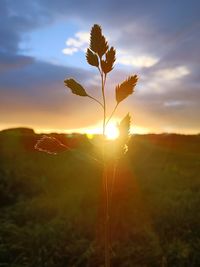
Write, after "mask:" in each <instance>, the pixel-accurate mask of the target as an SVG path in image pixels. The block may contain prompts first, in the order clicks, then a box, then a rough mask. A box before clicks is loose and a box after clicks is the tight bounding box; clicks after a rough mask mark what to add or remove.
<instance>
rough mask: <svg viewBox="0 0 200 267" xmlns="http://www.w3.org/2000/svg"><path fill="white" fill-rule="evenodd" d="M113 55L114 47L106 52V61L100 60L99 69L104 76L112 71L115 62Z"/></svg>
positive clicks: (114, 52)
mask: <svg viewBox="0 0 200 267" xmlns="http://www.w3.org/2000/svg"><path fill="white" fill-rule="evenodd" d="M115 54H116V51H115V49H114V47H111V48H110V49H109V50H108V51H107V52H106V59H105V60H101V68H102V70H103V72H104V73H105V74H106V73H108V72H110V71H111V70H112V69H113V65H114V63H115V60H116V58H115Z"/></svg>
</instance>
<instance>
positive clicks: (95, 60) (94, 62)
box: [86, 48, 99, 67]
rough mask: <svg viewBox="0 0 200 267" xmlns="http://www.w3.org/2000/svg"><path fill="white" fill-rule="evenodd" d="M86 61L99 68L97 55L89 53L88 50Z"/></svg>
mask: <svg viewBox="0 0 200 267" xmlns="http://www.w3.org/2000/svg"><path fill="white" fill-rule="evenodd" d="M86 59H87V62H88V63H89V64H90V65H92V66H95V67H98V66H99V59H98V56H97V54H96V53H94V52H93V51H91V50H90V49H89V48H88V49H87V53H86Z"/></svg>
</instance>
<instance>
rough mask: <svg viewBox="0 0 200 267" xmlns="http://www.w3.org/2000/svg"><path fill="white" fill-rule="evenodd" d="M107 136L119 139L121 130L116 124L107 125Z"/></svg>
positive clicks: (111, 138)
mask: <svg viewBox="0 0 200 267" xmlns="http://www.w3.org/2000/svg"><path fill="white" fill-rule="evenodd" d="M105 134H106V138H107V139H110V140H114V139H117V138H118V137H119V130H118V127H117V125H116V124H114V123H113V124H108V125H107V127H106V132H105Z"/></svg>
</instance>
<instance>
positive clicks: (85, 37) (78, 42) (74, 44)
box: [62, 32, 90, 55]
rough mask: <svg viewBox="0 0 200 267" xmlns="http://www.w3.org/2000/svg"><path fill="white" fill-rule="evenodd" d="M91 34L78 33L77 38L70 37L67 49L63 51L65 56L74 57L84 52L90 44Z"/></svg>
mask: <svg viewBox="0 0 200 267" xmlns="http://www.w3.org/2000/svg"><path fill="white" fill-rule="evenodd" d="M89 38H90V34H89V32H77V33H75V37H73V38H72V37H70V38H68V39H67V41H66V45H67V47H66V48H64V49H63V50H62V52H63V54H65V55H73V54H74V53H76V52H78V51H84V52H85V49H86V47H87V46H88V43H89Z"/></svg>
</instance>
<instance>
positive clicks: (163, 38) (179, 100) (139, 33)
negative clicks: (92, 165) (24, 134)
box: [0, 0, 200, 133]
mask: <svg viewBox="0 0 200 267" xmlns="http://www.w3.org/2000/svg"><path fill="white" fill-rule="evenodd" d="M93 24H100V25H101V26H102V29H103V33H104V35H105V36H106V37H107V39H108V41H109V44H110V45H112V46H114V47H115V48H116V51H117V55H116V56H117V62H116V64H115V68H114V70H113V72H112V73H111V75H109V76H108V84H107V88H106V96H107V100H108V102H109V105H110V108H109V111H111V110H112V108H113V106H114V104H115V98H114V92H115V86H116V85H117V84H118V83H120V82H122V81H123V80H124V79H126V78H127V76H128V75H131V74H137V75H138V76H139V82H138V86H137V87H136V91H135V93H134V94H133V95H132V96H130V97H129V98H128V99H127V100H125V101H124V102H123V103H122V104H121V106H119V110H118V112H117V113H116V116H115V119H114V122H113V123H116V122H117V121H119V120H120V118H121V117H123V116H124V115H126V114H127V112H129V113H130V115H131V117H132V132H135V133H147V132H177V133H200V1H199V0H196V1H195V0H190V1H189V0H177V1H176V0H173V1H172V0H166V1H161V0H159V1H142V0H141V1H134V0H132V1H131V0H129V1H126V0H124V1H113V0H112V1H108V0H107V1H104V0H101V1H80V0H78V1H67V0H56V1H54V0H48V1H47V0H34V1H31V0H18V1H16V0H1V1H0V129H5V128H11V127H18V126H23V127H24V126H26V127H31V128H33V129H35V130H36V131H43V132H44V131H60V132H62V131H87V132H96V131H97V130H98V129H100V127H101V126H100V125H101V118H102V110H101V109H100V108H99V107H98V105H97V104H96V103H93V102H92V101H91V99H89V98H86V97H78V96H74V95H72V94H71V92H70V90H67V88H66V87H64V84H63V81H64V79H66V78H70V77H73V78H75V79H76V80H77V81H78V82H80V83H81V84H82V85H84V87H85V88H87V91H88V92H89V93H90V94H91V95H93V96H95V97H97V98H99V99H100V98H101V91H100V77H99V74H98V71H97V70H96V69H95V68H92V67H91V66H89V65H88V64H87V63H86V60H85V49H86V48H87V47H88V43H89V32H90V29H91V27H92V26H93Z"/></svg>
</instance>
